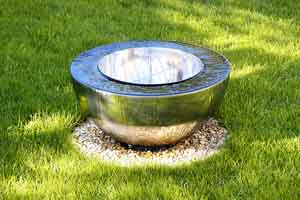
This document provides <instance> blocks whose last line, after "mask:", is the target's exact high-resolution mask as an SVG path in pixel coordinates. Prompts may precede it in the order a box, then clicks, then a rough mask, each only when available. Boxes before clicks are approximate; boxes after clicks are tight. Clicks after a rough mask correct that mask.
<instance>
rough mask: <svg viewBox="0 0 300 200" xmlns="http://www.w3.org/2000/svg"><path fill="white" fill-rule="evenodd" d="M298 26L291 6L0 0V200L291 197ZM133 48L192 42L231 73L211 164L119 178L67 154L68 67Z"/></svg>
mask: <svg viewBox="0 0 300 200" xmlns="http://www.w3.org/2000/svg"><path fill="white" fill-rule="evenodd" d="M75 2H76V3H75ZM299 21H300V1H298V0H263V1H262V0H240V1H234V0H226V1H225V0H209V1H208V4H207V5H204V4H203V3H202V1H200V0H194V1H191V0H190V1H188V0H186V1H184V0H143V1H142V0H132V1H130V0H127V1H126V0H119V1H117V0H112V1H110V0H99V1H97V0H90V1H83V0H82V1H68V0H36V1H33V0H0V41H1V44H0V88H1V89H0V199H254V198H257V199H297V198H299V196H300V138H299V135H300V22H299ZM133 39H155V40H156V39H157V40H176V41H181V42H186V43H192V44H199V45H200V44H201V45H204V46H208V47H211V48H213V49H215V50H217V51H219V52H221V53H222V54H224V55H225V56H226V57H227V58H228V59H229V61H230V62H231V63H232V73H231V80H230V83H229V87H228V90H227V94H226V96H225V99H224V103H223V104H222V107H221V109H220V110H219V112H218V113H217V115H216V117H217V118H218V119H219V120H220V121H221V123H222V124H223V125H224V126H225V127H226V128H227V129H228V130H229V132H230V135H231V136H230V138H229V139H228V140H227V142H226V144H225V146H224V148H223V149H222V150H221V151H220V152H219V153H218V154H217V155H215V156H213V157H211V158H209V159H207V160H205V161H200V162H195V163H193V164H191V165H187V166H182V167H176V168H175V167H173V168H169V167H157V166H156V167H144V168H120V167H117V166H110V165H108V164H105V163H102V162H101V161H99V160H97V159H94V158H86V157H84V156H83V155H81V154H80V153H79V152H78V150H77V149H76V148H74V147H73V146H72V144H71V139H72V136H71V133H72V128H73V127H74V126H75V125H76V123H77V121H78V119H79V112H78V108H77V107H76V105H77V102H76V99H75V95H74V92H73V88H72V84H71V81H70V75H69V65H70V62H71V60H72V59H73V58H74V57H75V56H77V55H78V54H79V53H80V52H82V51H84V50H86V49H89V48H93V47H95V46H97V45H101V44H106V43H110V42H116V41H125V40H133Z"/></svg>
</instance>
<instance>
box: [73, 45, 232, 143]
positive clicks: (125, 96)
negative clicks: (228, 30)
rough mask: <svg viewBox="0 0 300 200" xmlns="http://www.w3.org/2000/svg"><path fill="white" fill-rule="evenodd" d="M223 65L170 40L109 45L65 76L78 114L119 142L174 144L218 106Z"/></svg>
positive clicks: (203, 51)
mask: <svg viewBox="0 0 300 200" xmlns="http://www.w3.org/2000/svg"><path fill="white" fill-rule="evenodd" d="M229 73H230V65H229V63H228V61H227V60H226V59H225V58H224V57H223V56H222V55H220V54H218V53H216V52H214V51H212V50H210V49H207V48H203V47H197V46H192V45H187V44H181V43H175V42H160V41H130V42H121V43H113V44H109V45H104V46H100V47H97V48H94V49H91V50H88V51H86V52H84V53H82V54H80V55H79V56H78V57H77V58H76V59H75V60H74V61H73V62H72V64H71V75H72V78H73V80H74V81H73V83H74V88H75V91H76V94H77V96H78V99H79V104H80V108H81V112H82V114H83V115H84V116H90V117H92V118H93V119H94V120H95V122H96V123H97V124H98V126H99V127H101V129H102V130H104V131H105V132H107V133H109V134H111V135H112V136H113V137H114V138H116V139H117V140H119V141H121V142H125V143H128V144H134V145H146V146H150V145H162V144H174V143H176V142H177V141H179V140H180V139H182V138H183V137H186V136H187V135H188V134H189V133H190V132H191V131H192V130H193V129H194V128H195V127H196V125H197V124H198V123H199V122H201V121H202V120H204V119H206V118H207V117H208V116H210V115H212V114H213V113H214V112H215V111H216V109H217V108H218V107H219V105H220V103H221V101H222V99H223V96H224V93H225V89H226V86H227V82H228V78H229Z"/></svg>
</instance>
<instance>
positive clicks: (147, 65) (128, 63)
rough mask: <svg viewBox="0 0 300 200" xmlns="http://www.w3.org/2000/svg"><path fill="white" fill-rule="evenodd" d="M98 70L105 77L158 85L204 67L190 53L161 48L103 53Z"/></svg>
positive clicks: (171, 81)
mask: <svg viewBox="0 0 300 200" xmlns="http://www.w3.org/2000/svg"><path fill="white" fill-rule="evenodd" d="M98 68H99V70H100V71H101V72H102V73H103V74H104V75H106V76H107V77H108V78H111V79H114V80H117V81H121V82H126V83H132V84H140V85H158V84H169V83H175V82H180V81H183V80H186V79H189V78H192V77H193V76H195V75H196V74H198V73H199V72H200V71H202V70H203V63H202V62H201V60H200V59H199V58H197V57H196V56H194V55H193V54H189V53H186V52H184V51H181V50H177V49H171V48H160V47H140V48H129V49H125V50H121V51H116V52H114V53H111V54H108V55H106V56H104V57H103V58H102V59H100V60H99V62H98Z"/></svg>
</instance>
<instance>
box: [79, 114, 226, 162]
mask: <svg viewBox="0 0 300 200" xmlns="http://www.w3.org/2000/svg"><path fill="white" fill-rule="evenodd" d="M226 135H227V130H226V129H225V128H223V127H220V126H219V125H218V122H217V120H215V119H213V118H210V119H208V120H206V121H204V122H202V123H201V124H200V126H199V128H198V129H197V130H196V131H194V132H193V133H192V134H191V135H190V136H189V137H187V138H185V139H183V140H181V141H179V142H178V143H177V144H176V145H173V146H170V147H168V148H166V146H164V147H161V148H157V147H154V148H147V147H136V146H134V147H132V146H129V147H128V146H124V145H121V144H120V143H119V142H117V141H115V140H114V138H112V137H111V136H110V135H107V134H105V133H104V132H103V131H102V130H101V129H100V128H98V126H97V125H96V124H95V123H94V121H93V120H92V119H88V120H87V121H86V122H84V123H82V124H80V125H79V126H78V127H76V128H75V130H74V138H75V140H74V141H75V144H76V145H77V146H78V147H79V149H80V150H81V151H82V152H83V153H84V154H87V155H93V156H96V157H98V158H100V159H101V160H104V161H108V162H110V163H114V164H117V165H121V166H134V165H145V164H159V165H169V166H170V165H178V164H184V163H190V162H191V161H195V160H203V159H205V158H207V157H208V156H210V155H212V154H214V153H216V152H217V151H218V149H219V147H220V146H221V145H222V144H223V143H224V141H225V138H226Z"/></svg>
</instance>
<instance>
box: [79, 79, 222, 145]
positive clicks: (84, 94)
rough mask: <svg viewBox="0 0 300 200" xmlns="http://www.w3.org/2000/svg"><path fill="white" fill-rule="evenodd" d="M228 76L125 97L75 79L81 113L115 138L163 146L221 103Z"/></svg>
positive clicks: (189, 128) (132, 142)
mask: <svg viewBox="0 0 300 200" xmlns="http://www.w3.org/2000/svg"><path fill="white" fill-rule="evenodd" d="M227 82H228V78H227V79H226V80H224V81H223V82H220V83H218V84H216V85H214V86H212V87H209V88H207V89H205V90H200V91H196V92H192V93H186V94H182V95H170V96H154V97H153V96H150V97H149V96H125V95H118V94H113V93H108V92H103V91H97V90H93V89H91V88H88V87H85V86H83V85H81V84H79V83H78V82H76V81H74V85H75V90H76V94H77V95H78V99H79V102H80V109H81V112H82V113H83V114H84V115H85V116H87V115H89V116H92V117H93V118H94V119H95V122H96V123H97V124H98V125H99V126H100V127H101V128H102V129H103V130H104V131H106V132H108V133H110V134H112V135H113V136H114V137H115V138H116V139H118V140H120V141H123V142H126V143H129V144H142V145H160V144H171V143H176V142H177V141H178V140H180V139H182V138H184V137H186V136H187V135H188V134H189V133H190V132H191V131H192V130H193V128H194V127H195V126H196V125H197V124H198V122H200V121H201V120H203V119H205V118H207V117H208V116H209V115H212V114H213V113H214V112H215V111H216V109H217V108H218V107H219V104H220V103H221V101H222V99H223V96H224V93H225V89H226V85H227Z"/></svg>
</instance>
